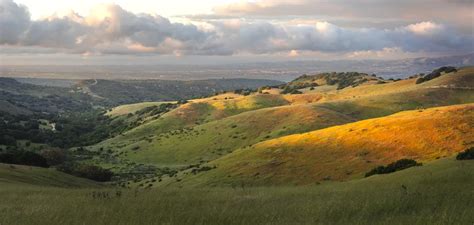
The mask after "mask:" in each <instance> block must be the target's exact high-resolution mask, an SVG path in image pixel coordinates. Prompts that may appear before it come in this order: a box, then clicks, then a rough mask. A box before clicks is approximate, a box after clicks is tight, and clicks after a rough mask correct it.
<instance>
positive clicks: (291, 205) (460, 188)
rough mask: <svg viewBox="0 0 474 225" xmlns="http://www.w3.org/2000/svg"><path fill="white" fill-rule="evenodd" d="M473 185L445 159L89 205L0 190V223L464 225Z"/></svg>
mask: <svg viewBox="0 0 474 225" xmlns="http://www.w3.org/2000/svg"><path fill="white" fill-rule="evenodd" d="M473 177H474V161H465V162H460V161H455V160H453V159H451V158H449V159H442V160H439V161H436V162H434V163H429V164H426V165H424V166H422V167H417V168H410V169H407V170H404V171H400V172H397V173H393V174H388V175H382V176H373V177H370V178H368V179H362V180H357V181H350V182H342V183H338V182H337V183H331V184H322V185H318V186H304V187H265V188H263V187H262V188H251V187H245V188H244V189H242V188H241V187H237V188H235V189H232V188H213V189H199V188H197V189H186V188H184V189H151V190H144V191H139V192H138V193H137V194H135V193H134V191H132V190H130V191H126V190H122V192H123V193H122V196H121V197H120V198H119V197H115V191H114V190H110V191H109V193H110V194H111V196H114V197H113V198H112V199H94V198H92V196H91V193H92V191H94V190H91V189H82V190H73V189H58V188H45V187H35V188H28V187H23V186H17V187H7V188H3V186H0V199H2V201H0V209H1V212H2V216H0V223H1V224H9V225H16V224H21V225H28V224H35V225H43V224H45V225H46V224H48V225H49V224H70V225H76V224H78V225H79V224H101V225H102V224H103V225H107V224H111V225H112V224H113V225H125V224H126V225H134V224H193V225H197V224H229V225H232V224H274V225H280V224H281V225H283V224H333V225H339V224H341V225H342V224H344V225H345V224H367V225H370V224H374V225H375V224H377V225H404V224H413V225H424V224H430V225H451V224H452V225H454V224H456V225H457V224H466V225H469V224H472V221H474V215H473V214H472V208H473V207H474V201H473V200H474V199H473V197H472V196H474V191H473V189H472V187H473V186H474V179H473ZM402 185H403V186H405V187H406V188H407V189H406V191H405V190H404V189H403V188H402ZM102 191H103V190H102Z"/></svg>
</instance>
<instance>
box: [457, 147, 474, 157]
mask: <svg viewBox="0 0 474 225" xmlns="http://www.w3.org/2000/svg"><path fill="white" fill-rule="evenodd" d="M456 159H457V160H473V159H474V147H472V148H469V149H466V150H465V151H464V152H460V153H459V154H458V155H457V156H456Z"/></svg>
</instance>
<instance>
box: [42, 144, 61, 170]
mask: <svg viewBox="0 0 474 225" xmlns="http://www.w3.org/2000/svg"><path fill="white" fill-rule="evenodd" d="M41 156H42V157H43V158H45V159H46V161H47V162H48V165H50V166H55V165H59V164H61V163H63V162H64V161H65V160H66V154H65V152H64V150H61V149H56V148H53V149H45V150H43V151H41Z"/></svg>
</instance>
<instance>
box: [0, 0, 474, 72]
mask: <svg viewBox="0 0 474 225" xmlns="http://www.w3.org/2000/svg"><path fill="white" fill-rule="evenodd" d="M472 52H474V1H471V0H397V1H393V0H358V1H355V0H254V1H243V0H200V1H196V0H173V1H169V0H167V1H163V0H155V1H145V0H115V1H110V0H109V1H94V0H82V1H77V0H42V1H38V0H0V64H22V63H25V64H35V63H40V62H41V63H54V62H55V59H57V61H61V63H68V62H70V63H74V62H75V61H80V62H87V61H93V60H98V59H107V58H110V59H116V58H121V59H122V60H125V61H128V62H134V63H135V62H136V63H139V62H142V61H143V60H156V61H157V63H159V62H163V63H206V62H212V63H218V62H227V63H229V62H230V63H232V62H243V61H278V60H283V61H284V60H304V59H315V60H331V59H401V58H412V57H424V56H432V57H435V56H444V55H460V54H467V53H472Z"/></svg>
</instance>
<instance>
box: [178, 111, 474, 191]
mask: <svg viewBox="0 0 474 225" xmlns="http://www.w3.org/2000/svg"><path fill="white" fill-rule="evenodd" d="M471 146H474V105H473V104H467V105H457V106H448V107H440V108H431V109H426V110H413V111H406V112H401V113H397V114H395V115H391V116H387V117H383V118H377V119H370V120H364V121H360V122H355V123H350V124H346V125H341V126H334V127H330V128H326V129H322V130H318V131H313V132H309V133H304V134H296V135H290V136H285V137H281V138H276V139H273V140H269V141H264V142H261V143H258V144H256V145H253V146H252V147H248V148H243V149H240V150H238V151H235V152H233V153H231V154H229V155H227V156H224V157H222V158H220V159H218V160H216V161H212V162H210V163H209V164H210V165H213V166H216V167H217V168H216V169H214V170H211V171H208V172H206V173H203V174H199V175H196V176H188V177H185V179H184V182H186V179H189V182H190V183H192V182H193V180H194V181H197V182H202V183H206V184H217V183H222V184H225V183H239V182H243V183H249V184H259V185H264V184H314V183H318V182H324V181H340V180H347V179H351V178H359V177H362V175H363V174H364V173H365V172H368V171H369V170H370V169H372V168H374V167H376V166H379V165H385V164H388V163H391V162H394V161H396V160H398V159H402V158H410V159H415V160H417V161H420V162H429V161H432V160H435V159H439V158H443V157H449V156H452V155H453V154H455V153H457V152H460V151H462V150H465V149H467V148H469V147H471Z"/></svg>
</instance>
